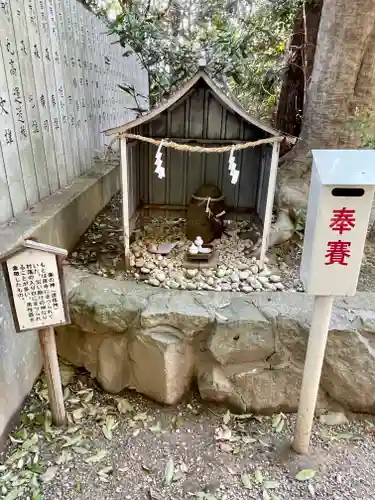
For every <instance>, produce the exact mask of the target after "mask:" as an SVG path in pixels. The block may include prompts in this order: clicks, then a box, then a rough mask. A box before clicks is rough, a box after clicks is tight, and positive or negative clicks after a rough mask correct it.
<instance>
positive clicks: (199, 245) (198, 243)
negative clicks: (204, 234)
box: [194, 236, 204, 251]
mask: <svg viewBox="0 0 375 500" xmlns="http://www.w3.org/2000/svg"><path fill="white" fill-rule="evenodd" d="M203 243H204V242H203V240H202V238H201V237H200V236H197V237H196V238H195V240H194V244H195V245H196V247H197V248H198V251H200V250H201V248H202V245H203Z"/></svg>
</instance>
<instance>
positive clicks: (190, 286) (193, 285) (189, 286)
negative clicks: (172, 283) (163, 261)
mask: <svg viewBox="0 0 375 500" xmlns="http://www.w3.org/2000/svg"><path fill="white" fill-rule="evenodd" d="M185 288H186V289H187V290H196V289H197V284H196V283H194V282H192V281H188V282H187V283H184V284H182V285H181V289H182V290H184V289H185Z"/></svg>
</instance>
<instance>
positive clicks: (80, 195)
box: [0, 161, 120, 453]
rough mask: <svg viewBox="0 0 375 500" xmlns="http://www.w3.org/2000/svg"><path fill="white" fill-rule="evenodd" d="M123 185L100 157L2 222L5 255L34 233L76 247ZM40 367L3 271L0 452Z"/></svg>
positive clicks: (34, 339)
mask: <svg viewBox="0 0 375 500" xmlns="http://www.w3.org/2000/svg"><path fill="white" fill-rule="evenodd" d="M119 188H120V169H119V167H118V164H117V163H103V162H101V161H96V162H95V163H94V167H93V168H92V169H91V170H90V171H89V172H87V173H86V174H85V175H83V176H82V177H80V178H78V179H76V180H75V181H74V182H73V183H72V184H71V185H70V186H68V187H67V188H65V189H62V190H60V191H59V192H57V193H55V194H54V195H52V196H50V197H48V198H46V199H45V200H43V201H42V202H40V203H38V204H37V205H36V206H35V207H34V208H33V209H31V210H29V211H27V212H24V213H23V214H21V215H19V216H17V218H16V219H14V220H12V221H10V222H8V223H7V224H5V225H3V226H0V235H1V238H0V258H1V256H2V255H4V254H5V253H6V252H8V251H9V250H12V249H13V248H15V247H17V246H18V245H20V244H21V243H22V241H23V240H24V239H25V238H30V237H35V238H38V239H39V240H40V241H42V242H43V243H47V244H50V245H56V246H60V247H62V248H66V249H68V250H71V249H72V248H74V246H75V244H76V243H77V241H78V240H79V238H80V237H81V236H82V234H83V233H84V232H85V230H86V229H87V227H88V226H89V225H90V224H91V222H92V221H93V219H94V218H95V216H96V215H97V213H98V212H100V210H102V208H103V207H104V206H105V205H106V204H107V203H108V201H109V200H110V198H111V197H112V196H113V195H114V194H115V193H116V192H117V191H118V190H119ZM68 286H70V285H68ZM41 366H42V365H41V358H40V351H39V341H38V336H37V334H36V332H35V331H34V332H33V331H31V332H25V333H22V334H17V333H16V332H15V331H14V326H13V319H12V315H11V311H10V306H9V301H8V296H7V292H6V288H5V282H4V279H3V276H2V272H1V269H0V453H1V451H2V448H3V447H4V445H5V443H6V440H7V436H8V434H9V432H10V431H11V429H12V427H13V425H14V424H15V423H16V422H17V415H18V413H19V411H20V408H22V406H23V403H24V400H25V398H26V397H27V395H28V394H29V391H30V389H31V387H32V386H33V383H34V381H35V379H36V377H38V375H39V373H40V370H41Z"/></svg>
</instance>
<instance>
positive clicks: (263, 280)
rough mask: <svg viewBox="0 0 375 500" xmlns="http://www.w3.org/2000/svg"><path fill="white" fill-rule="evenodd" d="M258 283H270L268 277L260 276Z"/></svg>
mask: <svg viewBox="0 0 375 500" xmlns="http://www.w3.org/2000/svg"><path fill="white" fill-rule="evenodd" d="M258 281H260V283H262V285H264V284H265V283H268V278H267V277H266V276H259V277H258Z"/></svg>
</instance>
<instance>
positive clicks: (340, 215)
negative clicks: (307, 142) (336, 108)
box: [301, 150, 375, 296]
mask: <svg viewBox="0 0 375 500" xmlns="http://www.w3.org/2000/svg"><path fill="white" fill-rule="evenodd" d="M313 158H314V163H313V169H312V176H311V185H310V195H309V205H308V211H307V219H306V228H305V237H304V246H303V254H302V261H301V279H302V281H303V283H304V285H305V289H306V291H307V293H310V294H312V295H321V296H325V295H337V296H340V295H341V296H345V295H354V294H355V292H356V288H357V281H358V276H359V272H360V268H361V263H362V257H363V249H364V244H365V240H366V235H367V229H368V224H369V218H370V212H371V207H372V201H373V197H374V191H375V171H374V164H375V151H370V150H338V151H336V150H319V151H313Z"/></svg>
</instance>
